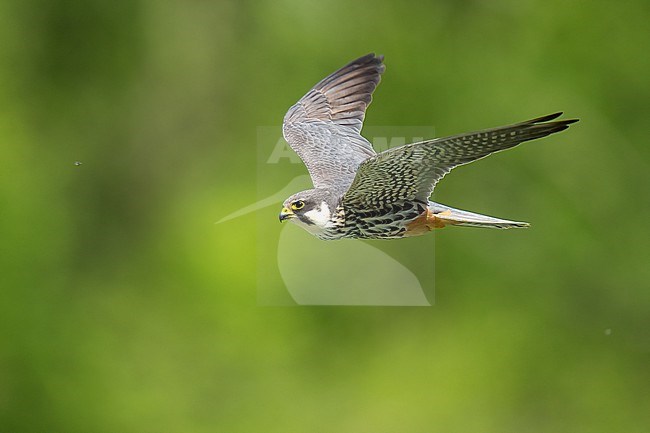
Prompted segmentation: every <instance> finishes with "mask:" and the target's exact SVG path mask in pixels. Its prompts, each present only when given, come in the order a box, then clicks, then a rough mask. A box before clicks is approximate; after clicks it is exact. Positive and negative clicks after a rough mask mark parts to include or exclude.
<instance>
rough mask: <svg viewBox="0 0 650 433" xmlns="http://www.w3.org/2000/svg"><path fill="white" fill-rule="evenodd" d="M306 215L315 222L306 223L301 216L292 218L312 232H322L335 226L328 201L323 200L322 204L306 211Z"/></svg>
mask: <svg viewBox="0 0 650 433" xmlns="http://www.w3.org/2000/svg"><path fill="white" fill-rule="evenodd" d="M305 217H307V218H308V219H309V220H310V221H311V222H312V223H313V224H306V223H304V222H303V221H301V220H300V219H299V218H292V221H295V222H296V224H298V225H299V226H300V227H302V228H304V229H305V230H307V231H308V232H310V233H312V234H319V233H322V232H323V231H325V230H327V229H330V228H332V227H333V226H334V224H333V223H332V221H331V220H330V218H331V217H332V213H331V212H330V208H329V206H328V205H327V203H326V202H321V204H320V206H317V207H315V208H314V209H312V210H310V211H307V212H305Z"/></svg>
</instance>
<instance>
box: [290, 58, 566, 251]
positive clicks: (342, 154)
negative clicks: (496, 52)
mask: <svg viewBox="0 0 650 433" xmlns="http://www.w3.org/2000/svg"><path fill="white" fill-rule="evenodd" d="M383 60H384V59H383V56H375V55H374V54H368V55H366V56H363V57H360V58H358V59H356V60H354V61H352V62H350V63H349V64H347V65H345V66H344V67H342V68H341V69H339V70H338V71H336V72H334V73H333V74H331V75H329V76H327V77H326V78H325V79H323V80H322V81H320V82H319V83H318V84H316V85H315V86H314V87H312V89H311V90H310V91H309V92H307V94H306V95H305V96H303V97H302V98H301V99H300V100H299V101H298V102H297V103H296V104H295V105H294V106H292V107H291V108H290V109H289V111H288V112H287V114H286V115H285V117H284V124H283V128H282V129H283V134H284V138H285V140H287V142H288V143H289V145H290V146H291V148H292V149H293V150H294V151H295V152H296V153H297V154H298V156H299V157H300V158H301V159H302V161H303V162H304V163H305V165H306V166H307V170H308V171H309V174H310V176H311V180H312V183H313V186H314V188H312V189H309V190H306V191H301V192H299V193H297V194H294V195H292V196H291V197H289V198H288V199H286V200H285V201H284V203H283V208H282V212H281V213H280V221H284V220H290V221H293V222H295V223H297V224H298V225H300V226H301V227H303V228H304V229H306V230H307V231H308V232H310V233H311V234H313V235H315V236H317V237H319V238H320V239H324V240H330V239H340V238H359V239H398V238H404V237H409V236H419V235H422V234H424V233H427V232H429V231H430V230H433V229H435V228H442V227H445V226H447V225H457V226H470V227H492V228H500V229H507V228H515V227H528V223H525V222H517V221H509V220H504V219H499V218H494V217H490V216H486V215H480V214H477V213H473V212H468V211H464V210H459V209H454V208H452V207H449V206H445V205H442V204H439V203H434V202H432V201H430V200H429V196H430V195H431V193H432V192H433V189H434V187H435V186H436V184H437V183H438V181H440V179H442V178H443V177H444V176H445V175H446V174H447V173H449V171H451V169H453V168H454V167H457V166H459V165H463V164H468V163H470V162H472V161H475V160H477V159H480V158H483V157H486V156H488V155H490V154H492V153H494V152H499V151H501V150H505V149H510V148H512V147H514V146H516V145H518V144H519V143H522V142H524V141H528V140H535V139H537V138H542V137H545V136H547V135H550V134H553V133H555V132H559V131H562V130H564V129H567V128H568V126H569V124H571V123H574V122H577V121H578V119H569V120H555V119H557V118H558V117H559V116H560V115H561V114H562V113H555V114H550V115H548V116H542V117H538V118H536V119H532V120H528V121H525V122H521V123H516V124H514V125H509V126H502V127H498V128H492V129H486V130H482V131H477V132H471V133H466V134H459V135H453V136H451V137H445V138H435V139H431V140H426V141H422V142H418V143H411V144H406V145H403V146H400V147H395V148H391V149H388V150H385V151H383V152H381V153H376V152H375V151H374V149H373V148H372V145H371V144H370V142H368V140H366V139H365V138H364V137H362V136H361V128H362V125H363V119H364V116H365V113H366V108H367V107H368V105H369V104H370V102H371V100H372V93H373V91H374V90H375V88H376V87H377V85H378V84H379V80H380V77H381V74H382V73H383V72H384V68H385V67H384V64H383Z"/></svg>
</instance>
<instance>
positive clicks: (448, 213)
mask: <svg viewBox="0 0 650 433" xmlns="http://www.w3.org/2000/svg"><path fill="white" fill-rule="evenodd" d="M429 209H431V210H432V211H433V213H434V215H435V218H436V219H437V220H439V221H440V222H442V223H443V224H444V225H456V226H466V227H484V228H494V229H512V228H522V227H529V226H530V224H528V223H525V222H519V221H509V220H502V219H499V218H494V217H491V216H487V215H481V214H477V213H473V212H468V211H465V210H460V209H454V208H453V207H449V206H445V205H442V204H438V203H433V202H429Z"/></svg>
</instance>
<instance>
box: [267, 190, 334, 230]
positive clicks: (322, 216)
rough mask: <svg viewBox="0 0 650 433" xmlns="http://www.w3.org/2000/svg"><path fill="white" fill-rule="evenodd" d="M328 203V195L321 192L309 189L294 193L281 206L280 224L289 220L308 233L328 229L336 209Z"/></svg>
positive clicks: (332, 204)
mask: <svg viewBox="0 0 650 433" xmlns="http://www.w3.org/2000/svg"><path fill="white" fill-rule="evenodd" d="M330 201H331V200H330V194H328V193H327V192H325V191H323V190H318V189H310V190H307V191H301V192H299V193H296V194H294V195H292V196H291V197H289V198H288V199H286V200H285V201H284V203H283V204H282V212H280V222H282V221H284V220H291V221H293V222H295V223H297V224H298V225H301V226H303V227H304V228H306V229H307V230H308V231H310V232H315V231H321V230H324V229H328V228H330V227H331V226H332V215H333V213H334V208H335V207H336V204H334V203H330Z"/></svg>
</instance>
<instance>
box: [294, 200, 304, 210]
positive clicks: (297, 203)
mask: <svg viewBox="0 0 650 433" xmlns="http://www.w3.org/2000/svg"><path fill="white" fill-rule="evenodd" d="M303 207H305V202H304V201H302V200H298V201H294V202H293V203H291V209H292V210H300V209H302V208H303Z"/></svg>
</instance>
